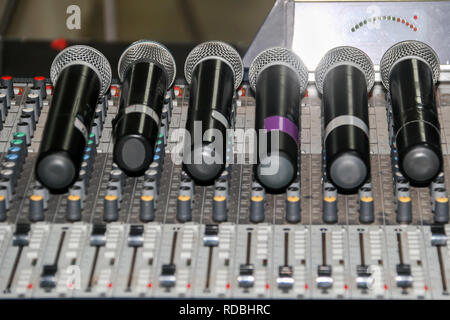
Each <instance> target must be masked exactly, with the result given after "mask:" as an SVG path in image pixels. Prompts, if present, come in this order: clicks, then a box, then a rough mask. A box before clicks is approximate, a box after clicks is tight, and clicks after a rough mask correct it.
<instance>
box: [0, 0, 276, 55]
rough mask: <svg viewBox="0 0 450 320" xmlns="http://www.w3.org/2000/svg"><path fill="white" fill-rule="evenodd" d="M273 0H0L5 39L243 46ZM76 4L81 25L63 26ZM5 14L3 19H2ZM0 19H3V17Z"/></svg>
mask: <svg viewBox="0 0 450 320" xmlns="http://www.w3.org/2000/svg"><path fill="white" fill-rule="evenodd" d="M273 3H274V0H244V1H243V0H226V1H222V0H12V1H11V0H0V13H1V14H2V16H3V14H4V13H6V12H5V10H9V11H11V13H12V15H11V17H9V19H10V21H9V23H8V24H7V25H5V27H4V30H2V31H3V33H2V35H3V36H6V37H8V38H22V39H54V38H59V37H63V38H67V39H70V40H98V41H100V40H110V41H128V42H130V41H134V40H136V39H141V38H149V39H154V40H157V41H162V42H201V41H205V40H211V39H220V40H223V41H228V42H232V43H235V44H238V45H242V46H246V45H247V46H248V45H249V43H250V41H251V40H252V38H253V36H254V35H255V33H256V31H257V29H258V27H259V26H260V24H261V23H262V22H263V20H264V18H265V16H266V15H267V13H268V12H269V11H270V9H271V7H272V6H273ZM70 5H77V6H79V7H80V9H81V29H80V30H68V29H67V28H66V19H67V18H68V16H69V14H67V13H66V9H67V7H69V6H70ZM5 18H6V19H5ZM5 18H4V19H2V24H4V23H5V22H7V20H8V18H7V17H5Z"/></svg>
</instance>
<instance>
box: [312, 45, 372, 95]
mask: <svg viewBox="0 0 450 320" xmlns="http://www.w3.org/2000/svg"><path fill="white" fill-rule="evenodd" d="M340 65H352V66H354V67H356V68H358V69H359V70H361V72H362V73H363V74H364V76H365V78H366V85H367V92H369V91H370V90H371V89H372V87H373V84H374V83H375V70H374V68H373V63H372V60H370V58H369V56H368V55H367V54H366V53H365V52H363V51H362V50H360V49H358V48H355V47H350V46H342V47H336V48H333V49H331V50H329V51H328V52H327V53H326V54H325V56H323V58H322V59H321V60H320V62H319V64H318V65H317V68H316V74H315V79H316V86H317V90H319V92H320V93H323V82H324V81H325V77H326V75H327V73H328V71H329V70H331V69H333V68H334V67H337V66H340Z"/></svg>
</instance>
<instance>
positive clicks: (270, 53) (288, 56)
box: [249, 47, 308, 94]
mask: <svg viewBox="0 0 450 320" xmlns="http://www.w3.org/2000/svg"><path fill="white" fill-rule="evenodd" d="M275 64H282V65H286V66H288V67H290V68H291V69H292V70H294V71H295V72H296V73H297V76H298V82H299V85H300V88H299V91H300V93H301V94H303V92H304V91H305V89H306V86H307V85H308V69H306V67H305V65H304V64H303V61H302V60H301V59H300V58H299V57H298V56H297V55H296V54H295V53H294V52H292V51H291V50H289V49H286V48H282V47H274V48H269V49H266V50H264V51H262V52H261V53H259V54H258V55H257V56H256V57H255V59H253V61H252V63H251V65H250V71H249V81H250V85H251V87H252V88H253V90H256V81H257V80H258V75H259V74H260V72H261V71H263V70H264V69H265V68H267V67H268V66H271V65H275Z"/></svg>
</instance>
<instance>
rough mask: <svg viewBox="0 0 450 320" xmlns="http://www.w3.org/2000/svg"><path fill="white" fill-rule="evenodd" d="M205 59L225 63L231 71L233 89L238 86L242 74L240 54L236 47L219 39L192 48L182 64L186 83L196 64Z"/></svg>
mask: <svg viewBox="0 0 450 320" xmlns="http://www.w3.org/2000/svg"><path fill="white" fill-rule="evenodd" d="M207 59H220V60H222V61H224V62H225V63H227V64H228V65H229V66H230V67H231V70H232V71H233V75H234V89H235V90H236V89H237V88H238V87H239V85H240V84H241V82H242V78H243V76H244V65H243V64H242V59H241V56H240V55H239V53H238V52H237V51H236V49H234V48H233V47H232V46H230V45H229V44H227V43H225V42H221V41H208V42H203V43H201V44H199V45H198V46H196V47H195V48H194V49H192V51H191V52H190V53H189V55H188V57H187V58H186V63H185V64H184V76H185V78H186V81H187V83H188V84H190V83H191V77H192V72H194V69H195V67H196V66H197V64H199V63H200V62H202V61H204V60H207Z"/></svg>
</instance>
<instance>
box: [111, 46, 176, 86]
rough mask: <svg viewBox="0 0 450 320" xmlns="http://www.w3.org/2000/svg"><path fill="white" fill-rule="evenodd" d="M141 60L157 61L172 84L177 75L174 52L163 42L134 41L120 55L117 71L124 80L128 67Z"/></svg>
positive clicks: (121, 79)
mask: <svg viewBox="0 0 450 320" xmlns="http://www.w3.org/2000/svg"><path fill="white" fill-rule="evenodd" d="M139 62H156V63H157V64H159V65H160V66H161V67H162V68H163V69H164V71H165V72H166V76H167V79H168V80H169V81H170V84H169V87H171V86H172V84H173V82H174V81H175V76H176V70H177V67H176V64H175V59H174V58H173V56H172V54H171V53H170V52H169V50H167V48H166V47H165V46H163V45H162V44H160V43H158V42H155V41H151V40H139V41H136V42H133V43H132V44H131V45H130V46H129V47H128V48H127V49H126V50H125V51H124V52H123V53H122V55H121V56H120V59H119V64H118V66H117V72H118V74H119V78H120V81H123V78H124V76H125V73H126V72H127V70H128V68H129V67H130V66H132V65H133V64H135V63H139Z"/></svg>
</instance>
